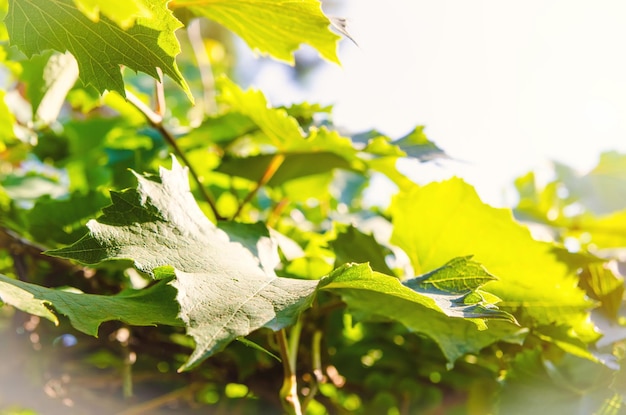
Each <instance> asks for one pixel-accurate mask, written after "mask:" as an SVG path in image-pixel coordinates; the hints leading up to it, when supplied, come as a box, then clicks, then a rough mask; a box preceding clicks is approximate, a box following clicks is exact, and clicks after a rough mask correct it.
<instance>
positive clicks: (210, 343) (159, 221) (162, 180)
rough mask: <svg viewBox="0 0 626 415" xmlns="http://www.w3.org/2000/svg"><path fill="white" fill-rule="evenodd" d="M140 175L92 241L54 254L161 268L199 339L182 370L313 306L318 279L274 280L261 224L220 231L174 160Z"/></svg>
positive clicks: (271, 252)
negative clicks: (124, 260)
mask: <svg viewBox="0 0 626 415" xmlns="http://www.w3.org/2000/svg"><path fill="white" fill-rule="evenodd" d="M136 176H137V180H138V181H139V186H138V188H137V189H136V190H135V189H129V190H126V191H124V192H121V193H117V192H112V193H111V199H112V201H113V205H112V206H110V207H107V208H105V209H104V211H103V212H104V215H103V216H101V217H100V218H99V219H98V220H97V221H95V220H92V221H90V222H89V223H88V224H87V226H88V227H89V230H90V233H89V234H88V235H87V236H85V237H84V238H83V239H81V240H80V241H78V242H76V243H75V244H74V245H72V246H69V247H66V248H62V249H58V250H55V251H51V252H49V253H50V254H51V255H56V256H62V257H66V258H73V259H76V260H79V261H81V262H83V263H87V264H93V263H97V262H100V261H104V260H110V259H116V258H128V259H132V260H133V261H134V262H135V265H136V266H137V267H138V268H139V269H141V270H143V271H145V272H148V273H153V274H154V273H155V269H158V270H159V271H158V277H159V278H163V277H165V276H173V277H175V280H174V281H173V282H172V285H173V286H175V287H176V289H177V290H178V294H177V296H176V301H177V302H178V304H179V305H180V318H181V319H182V320H183V321H184V322H185V324H186V326H187V332H188V333H189V334H190V335H191V336H193V338H194V340H195V341H196V349H195V351H194V353H193V354H192V355H191V357H190V358H189V360H188V361H187V363H186V364H185V365H184V366H183V368H184V369H188V368H190V367H192V366H195V365H197V364H198V363H199V362H200V361H202V360H203V359H205V358H206V357H208V356H210V355H211V354H213V353H216V352H217V351H219V350H221V349H222V348H223V347H225V346H226V345H227V344H228V343H229V342H231V341H232V340H234V339H235V338H237V337H241V336H246V335H248V334H249V333H251V332H252V331H254V330H256V329H258V328H261V327H268V328H271V329H273V330H279V329H281V328H283V327H285V326H287V325H289V324H291V323H293V321H294V319H295V318H296V317H297V315H298V314H299V313H300V312H301V311H302V310H303V309H304V308H306V307H308V305H309V302H310V301H311V300H312V295H313V294H314V291H315V287H316V285H317V281H302V280H294V279H287V278H279V277H277V276H276V275H275V274H274V270H273V268H274V266H275V265H276V261H277V259H278V252H277V249H276V246H275V245H274V244H273V242H272V241H271V239H270V238H269V235H268V234H267V230H266V229H265V228H264V227H263V226H260V225H259V226H252V225H243V224H234V223H233V224H227V225H226V224H225V225H223V227H222V228H223V229H220V228H217V227H216V226H215V225H214V224H212V223H211V222H210V221H209V220H208V218H207V217H206V216H205V215H204V214H203V213H202V211H201V210H200V209H199V207H198V205H197V204H196V203H195V201H194V199H193V196H192V194H191V192H190V191H189V184H188V182H187V170H186V169H184V168H182V167H181V166H180V165H179V164H178V163H176V162H174V163H173V166H172V170H165V169H161V172H160V177H144V176H140V175H136ZM168 270H169V271H168Z"/></svg>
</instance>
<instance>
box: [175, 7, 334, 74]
mask: <svg viewBox="0 0 626 415" xmlns="http://www.w3.org/2000/svg"><path fill="white" fill-rule="evenodd" d="M320 6H321V4H320V2H319V1H318V0H300V1H284V0H279V1H276V0H201V1H198V0H175V1H172V3H171V4H170V8H172V9H176V8H179V7H185V8H187V9H188V10H190V11H191V12H192V13H194V14H195V15H197V16H203V17H206V18H208V19H210V20H214V21H216V22H218V23H220V24H221V25H223V26H224V27H226V28H228V29H229V30H232V31H233V32H235V33H236V34H237V35H239V36H240V37H241V38H242V39H243V40H244V41H245V42H246V43H247V44H248V46H250V48H252V49H253V50H255V51H259V52H261V53H262V54H269V55H272V56H273V57H275V58H276V59H279V60H282V61H285V62H287V63H290V64H293V63H294V57H293V52H295V51H296V49H298V48H299V47H300V44H302V43H307V44H309V45H310V46H312V47H313V48H315V49H317V51H318V52H319V53H320V54H321V55H322V56H323V57H324V58H326V59H328V60H329V61H331V62H336V63H339V58H338V57H337V51H336V49H337V41H338V40H339V39H340V37H339V36H337V35H336V34H334V33H333V32H332V31H330V29H329V26H330V21H329V20H328V18H327V17H326V16H325V15H324V13H322V9H321V7H320Z"/></svg>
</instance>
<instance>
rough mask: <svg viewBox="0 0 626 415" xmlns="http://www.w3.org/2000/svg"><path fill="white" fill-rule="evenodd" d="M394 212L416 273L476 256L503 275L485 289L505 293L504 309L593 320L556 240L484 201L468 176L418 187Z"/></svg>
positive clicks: (396, 236) (543, 317) (566, 320)
mask: <svg viewBox="0 0 626 415" xmlns="http://www.w3.org/2000/svg"><path fill="white" fill-rule="evenodd" d="M391 210H392V215H393V225H394V231H393V236H392V243H395V244H397V245H398V246H400V247H401V248H402V249H404V251H405V252H406V253H407V254H408V255H409V258H410V260H411V263H412V265H413V267H414V269H415V272H416V273H418V274H419V273H425V272H429V271H432V270H433V269H436V268H438V267H440V266H441V265H443V264H445V263H447V262H448V261H449V260H450V259H451V258H455V257H462V256H467V255H473V258H474V259H475V260H476V261H477V262H479V263H480V264H482V265H483V266H485V267H486V269H488V270H489V272H490V273H491V274H493V275H495V276H496V277H498V280H497V281H492V282H490V283H488V284H487V285H486V286H485V289H486V290H487V291H489V292H491V293H493V294H495V295H497V296H498V297H500V298H501V299H502V302H501V303H499V306H500V307H502V308H504V309H506V310H511V311H523V313H524V314H526V315H529V316H531V317H532V318H533V319H535V321H536V322H538V323H540V324H550V323H555V322H556V323H559V324H566V325H574V326H576V325H578V324H580V323H581V321H584V320H585V319H586V318H587V313H588V310H589V308H590V307H591V306H592V303H591V302H590V301H588V300H587V299H585V295H584V292H583V291H582V290H580V289H579V288H577V283H578V279H577V278H576V276H575V275H573V274H572V273H571V272H570V270H569V269H568V268H567V265H566V264H563V263H561V262H559V261H558V260H557V259H556V257H555V255H554V253H553V251H552V246H551V245H550V244H547V243H543V242H538V241H535V240H534V239H532V237H531V236H530V233H529V231H528V230H527V229H526V228H524V227H523V226H521V225H519V224H518V223H516V222H515V221H514V219H513V216H512V214H511V212H510V211H508V210H505V209H495V208H492V207H490V206H488V205H486V204H484V203H482V202H481V201H480V199H479V198H478V195H477V194H476V192H475V190H474V189H473V188H472V187H471V186H469V185H468V184H466V183H465V182H463V181H462V180H460V179H451V180H448V181H445V182H441V183H432V184H429V185H427V186H424V187H418V186H414V187H413V189H411V190H410V191H404V192H401V193H400V194H399V195H398V196H397V197H396V198H395V199H394V201H393V203H392V207H391Z"/></svg>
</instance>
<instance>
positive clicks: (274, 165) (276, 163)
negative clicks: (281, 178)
mask: <svg viewBox="0 0 626 415" xmlns="http://www.w3.org/2000/svg"><path fill="white" fill-rule="evenodd" d="M283 161H285V155H284V154H275V155H274V157H272V160H271V161H270V164H269V165H268V166H267V168H266V169H265V172H264V173H263V176H261V178H260V179H259V181H258V182H257V184H256V186H255V187H254V189H252V191H250V193H248V194H247V195H246V197H245V198H244V199H243V201H241V203H239V207H238V208H237V212H235V214H234V215H233V219H235V218H236V217H237V216H239V215H240V214H241V211H242V210H243V207H244V206H245V205H246V204H247V203H248V202H250V201H251V200H252V198H253V197H254V195H256V194H257V193H258V191H259V189H261V187H263V186H265V185H266V184H267V183H268V182H269V181H270V180H271V179H272V177H274V174H276V172H277V171H278V169H279V168H280V166H281V165H282V164H283Z"/></svg>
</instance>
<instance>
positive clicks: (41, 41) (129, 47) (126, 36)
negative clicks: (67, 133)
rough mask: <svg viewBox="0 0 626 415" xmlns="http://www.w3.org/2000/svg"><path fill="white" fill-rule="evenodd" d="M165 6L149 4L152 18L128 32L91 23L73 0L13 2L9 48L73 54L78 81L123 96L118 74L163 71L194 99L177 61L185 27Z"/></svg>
mask: <svg viewBox="0 0 626 415" xmlns="http://www.w3.org/2000/svg"><path fill="white" fill-rule="evenodd" d="M165 4H166V1H165V0H158V1H155V2H150V3H145V5H146V7H149V8H150V13H151V17H149V18H146V17H139V18H137V21H136V23H135V25H134V26H133V27H131V28H129V29H128V30H124V29H122V28H120V27H119V26H118V25H117V24H116V23H114V22H112V21H111V20H109V19H107V18H105V17H102V18H101V19H100V20H99V21H98V22H93V21H92V20H90V19H89V18H88V17H86V16H85V15H84V14H83V13H82V12H81V11H80V10H78V9H77V8H76V6H75V4H74V2H73V1H72V0H54V1H45V2H39V1H35V0H19V1H18V0H11V1H10V2H9V14H8V15H7V17H6V20H5V22H6V25H7V29H8V31H9V35H10V39H11V44H13V45H16V46H18V47H19V48H20V49H21V50H22V51H23V52H24V53H25V54H26V55H27V56H32V55H35V54H39V53H42V52H44V51H45V50H47V49H54V50H56V51H59V52H62V53H63V52H65V51H69V52H70V53H71V54H72V55H74V57H75V58H76V61H77V62H78V68H79V76H80V79H81V80H82V81H83V82H84V83H85V84H91V85H93V86H94V87H96V89H98V91H100V92H104V91H105V90H110V91H116V92H118V93H120V94H121V95H123V96H125V92H124V81H123V79H122V74H121V71H120V65H124V66H127V67H129V68H131V69H133V70H135V71H142V72H145V73H147V74H148V75H150V76H152V77H153V78H156V79H158V78H159V74H158V72H157V68H160V69H161V70H162V71H163V73H164V74H166V75H168V76H169V77H170V78H172V79H173V80H174V81H176V82H177V83H178V84H179V85H180V86H181V87H182V88H183V89H184V90H185V91H186V92H187V95H188V96H189V98H190V99H192V97H191V92H190V91H189V88H188V86H187V83H186V82H185V80H184V79H183V78H182V75H181V74H180V71H179V70H178V67H177V66H176V62H175V61H174V58H175V56H176V55H177V54H178V53H179V52H180V46H179V44H178V40H177V39H176V36H175V35H174V31H176V29H178V28H179V27H181V23H180V22H179V21H178V20H176V19H175V18H174V17H173V16H172V14H171V12H170V11H169V10H168V9H167V8H166V6H165Z"/></svg>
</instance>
